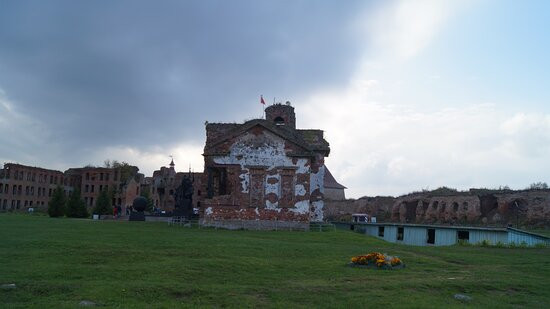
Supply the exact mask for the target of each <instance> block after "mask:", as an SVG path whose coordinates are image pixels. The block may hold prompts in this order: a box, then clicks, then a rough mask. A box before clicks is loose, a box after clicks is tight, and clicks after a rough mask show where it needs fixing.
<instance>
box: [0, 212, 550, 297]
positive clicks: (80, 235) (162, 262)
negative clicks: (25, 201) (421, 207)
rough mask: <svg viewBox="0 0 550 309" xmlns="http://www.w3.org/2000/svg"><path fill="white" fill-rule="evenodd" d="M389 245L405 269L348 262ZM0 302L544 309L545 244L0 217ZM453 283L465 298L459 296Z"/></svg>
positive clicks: (549, 255) (549, 283)
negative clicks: (432, 243) (415, 243)
mask: <svg viewBox="0 0 550 309" xmlns="http://www.w3.org/2000/svg"><path fill="white" fill-rule="evenodd" d="M371 251H380V252H384V253H388V254H392V255H398V256H399V257H401V258H402V259H403V261H404V262H405V263H406V264H407V268H405V269H403V270H394V271H381V270H372V269H358V268H349V267H346V266H345V265H346V263H347V262H348V260H349V258H350V257H351V256H352V255H357V254H362V253H367V252H371ZM6 283H15V284H16V285H17V288H16V289H12V290H2V289H0V307H7V308H12V307H13V308H29V307H31V308H32V307H34V308H48V307H49V308H74V307H78V304H79V302H80V301H82V300H90V301H94V302H96V303H98V304H101V305H104V306H106V307H115V308H116V307H119V308H126V307H141V308H151V307H164V308H174V307H218V308H222V307H261V308H263V307H278V308H288V307H301V308H312V307H316V308H323V307H326V308H329V307H330V308H364V307H375V306H385V307H389V308H393V307H408V308H415V307H416V308H442V307H460V308H462V307H464V306H467V307H469V306H471V307H483V308H544V307H546V308H548V307H549V304H550V249H548V248H544V249H535V248H523V249H522V248H516V249H508V248H482V247H462V246H453V247H411V246H403V245H396V244H390V243H386V242H383V241H381V240H378V239H375V238H371V237H367V236H364V235H360V234H357V233H352V232H348V231H334V232H324V233H319V232H281V231H278V232H261V231H226V230H213V229H190V228H183V227H174V226H172V227H171V226H168V225H166V224H161V223H145V222H105V221H102V222H97V221H90V220H78V219H51V218H48V217H44V216H29V215H13V214H2V215H0V284H6ZM455 293H462V294H466V295H469V296H471V297H473V300H472V301H471V302H469V303H467V304H465V303H462V302H460V301H458V300H455V299H454V298H453V295H454V294H455Z"/></svg>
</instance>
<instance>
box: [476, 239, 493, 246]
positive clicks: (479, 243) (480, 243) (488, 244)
mask: <svg viewBox="0 0 550 309" xmlns="http://www.w3.org/2000/svg"><path fill="white" fill-rule="evenodd" d="M478 245H479V246H482V247H489V246H490V245H491V243H490V242H489V241H488V240H487V239H484V240H482V241H480V242H478Z"/></svg>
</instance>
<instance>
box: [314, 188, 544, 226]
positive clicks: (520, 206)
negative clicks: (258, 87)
mask: <svg viewBox="0 0 550 309" xmlns="http://www.w3.org/2000/svg"><path fill="white" fill-rule="evenodd" d="M324 212H325V217H327V218H328V219H329V220H335V221H339V220H348V218H349V216H350V215H351V214H352V213H368V214H371V215H373V216H377V217H378V220H385V221H391V222H403V223H429V224H452V225H454V224H456V225H459V224H469V225H492V226H506V225H508V224H513V225H516V224H518V225H523V226H550V190H526V191H515V192H514V191H510V192H500V193H491V192H477V193H472V192H457V193H456V194H453V195H445V196H432V195H431V194H430V193H418V194H412V195H407V196H401V197H398V198H391V197H389V198H388V197H385V198H380V197H376V198H367V197H365V198H361V199H358V200H345V201H325V208H324Z"/></svg>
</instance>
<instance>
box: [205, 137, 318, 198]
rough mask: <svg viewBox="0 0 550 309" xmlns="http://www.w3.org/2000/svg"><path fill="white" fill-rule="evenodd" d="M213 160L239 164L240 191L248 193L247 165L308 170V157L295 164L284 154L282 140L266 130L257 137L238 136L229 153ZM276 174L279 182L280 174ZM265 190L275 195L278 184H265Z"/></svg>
mask: <svg viewBox="0 0 550 309" xmlns="http://www.w3.org/2000/svg"><path fill="white" fill-rule="evenodd" d="M250 145H255V146H250ZM214 162H215V163H217V164H224V165H228V164H238V165H240V166H241V169H242V171H243V173H242V174H241V175H239V178H240V179H241V188H242V191H241V192H242V193H249V186H250V173H249V170H248V168H247V167H248V166H263V167H265V168H266V170H268V171H270V170H272V169H274V168H279V167H290V168H295V169H296V173H297V174H306V173H309V172H310V166H309V165H308V159H304V158H300V159H297V160H296V164H295V163H294V162H293V159H292V158H290V157H288V156H287V155H286V151H285V142H284V140H283V139H282V138H280V137H278V136H276V135H274V134H272V133H270V132H267V131H266V132H264V134H263V135H261V136H259V137H258V136H256V135H254V134H251V133H246V134H244V135H242V136H240V137H239V138H238V139H237V141H236V142H235V143H234V144H233V145H232V146H231V147H230V151H229V155H227V156H224V157H216V158H214ZM276 176H277V179H278V180H279V182H280V176H279V175H276ZM265 190H266V194H268V193H275V194H277V196H278V195H279V187H278V185H269V186H267V185H266V188H265Z"/></svg>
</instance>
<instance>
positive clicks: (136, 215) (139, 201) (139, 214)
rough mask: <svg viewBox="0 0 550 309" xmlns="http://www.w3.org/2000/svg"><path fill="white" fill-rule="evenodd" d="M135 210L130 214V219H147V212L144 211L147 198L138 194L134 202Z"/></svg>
mask: <svg viewBox="0 0 550 309" xmlns="http://www.w3.org/2000/svg"><path fill="white" fill-rule="evenodd" d="M132 208H133V209H134V211H132V213H131V214H130V221H145V214H143V212H144V211H145V209H146V208H147V199H146V198H144V197H143V196H138V197H136V198H135V199H134V202H133V203H132Z"/></svg>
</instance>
